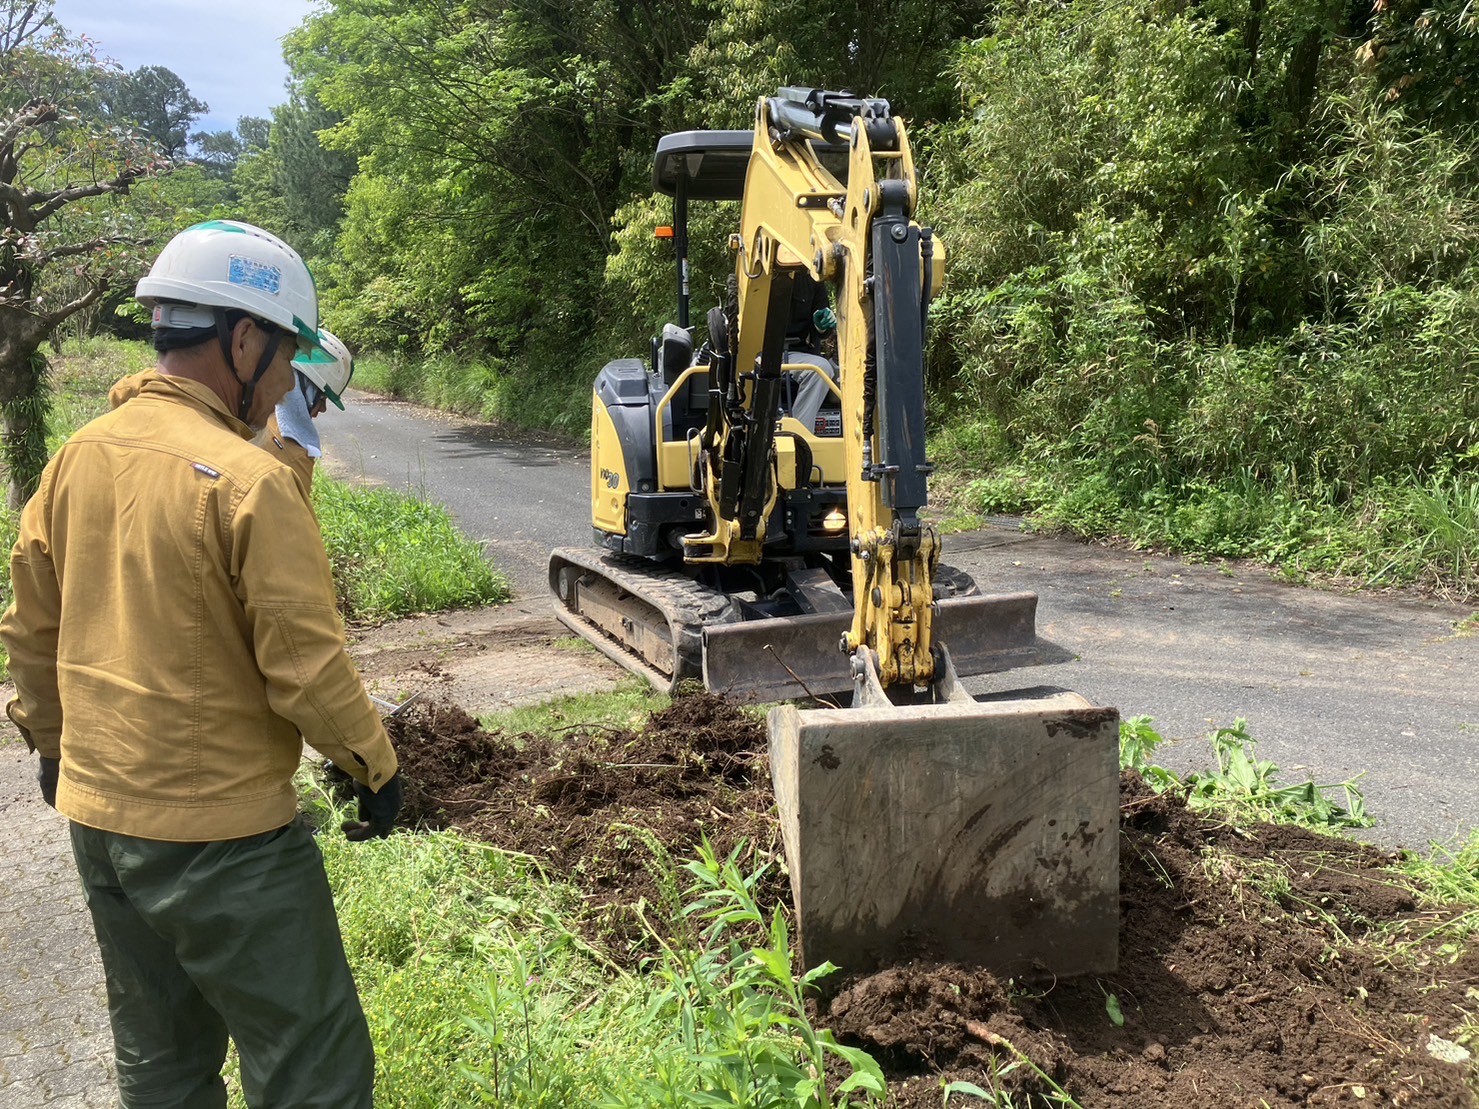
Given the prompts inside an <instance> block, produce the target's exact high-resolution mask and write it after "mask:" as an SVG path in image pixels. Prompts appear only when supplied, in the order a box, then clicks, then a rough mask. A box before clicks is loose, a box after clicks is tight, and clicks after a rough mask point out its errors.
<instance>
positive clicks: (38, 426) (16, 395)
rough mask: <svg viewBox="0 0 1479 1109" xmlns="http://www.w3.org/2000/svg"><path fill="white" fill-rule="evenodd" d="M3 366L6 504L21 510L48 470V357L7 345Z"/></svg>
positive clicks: (0, 418)
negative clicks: (42, 472)
mask: <svg viewBox="0 0 1479 1109" xmlns="http://www.w3.org/2000/svg"><path fill="white" fill-rule="evenodd" d="M6 347H7V348H8V349H7V351H6V353H7V354H8V355H9V357H8V358H6V359H5V360H4V361H3V362H0V459H3V461H4V464H5V471H6V476H7V479H8V480H7V484H6V490H5V503H6V505H7V506H8V507H9V508H11V509H12V510H16V509H19V508H20V507H21V506H22V505H24V504H25V503H26V501H27V500H29V499H30V496H31V494H32V493H34V492H35V491H36V486H37V484H38V483H39V482H40V481H41V471H42V470H43V469H45V468H46V458H47V455H46V416H47V413H48V412H49V411H50V409H51V392H50V390H49V389H48V388H47V383H46V373H47V368H48V367H47V363H46V356H45V355H43V354H42V353H41V351H40V350H39V349H38V348H37V345H35V344H30V345H29V350H27V349H24V348H22V347H21V346H20V345H19V344H6Z"/></svg>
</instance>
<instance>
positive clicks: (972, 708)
mask: <svg viewBox="0 0 1479 1109" xmlns="http://www.w3.org/2000/svg"><path fill="white" fill-rule="evenodd" d="M653 186H654V189H655V190H656V191H658V192H661V193H664V194H666V195H669V196H671V197H672V198H673V217H674V218H673V226H672V228H671V232H670V233H671V236H672V238H673V240H674V246H675V248H676V254H677V261H678V267H677V268H678V313H677V317H678V318H677V322H676V323H673V324H669V325H667V326H665V327H664V328H663V331H662V334H661V336H660V337H658V338H656V339H654V340H653V348H652V352H651V357H650V359H649V360H646V361H644V360H642V359H638V358H621V359H617V360H614V361H612V362H609V363H607V365H606V366H605V367H604V368H603V369H602V370H601V372H600V374H599V375H598V377H597V379H596V383H595V388H594V396H593V401H592V417H591V510H592V524H593V527H594V532H595V544H594V545H593V547H592V548H591V549H588V550H586V549H561V550H556V551H554V552H553V553H552V555H551V559H550V567H549V580H550V589H551V592H552V594H553V597H554V602H555V608H556V613H557V615H558V616H559V618H560V619H561V620H562V621H563V622H564V623H565V624H566V625H567V626H569V627H570V628H571V629H572V630H574V631H575V632H576V633H577V634H579V635H580V636H582V637H583V638H585V639H586V640H588V641H589V642H591V643H592V644H594V645H595V646H596V647H597V648H598V649H600V650H601V651H602V652H604V653H605V654H607V655H608V656H609V657H611V658H613V659H614V660H616V661H617V662H619V663H621V664H622V665H623V666H626V667H627V668H629V669H631V670H633V671H635V672H637V673H639V674H642V675H644V676H645V677H647V678H648V679H649V680H650V681H651V682H652V683H653V684H654V685H656V686H658V687H659V688H663V689H668V690H673V689H676V688H677V686H678V685H679V683H680V682H682V681H684V680H685V679H699V680H702V682H703V683H704V685H705V686H706V687H707V688H708V689H710V690H713V691H716V692H725V693H730V694H737V695H743V696H747V697H751V698H755V699H761V700H770V701H777V700H797V699H807V700H809V701H810V702H811V703H813V704H816V703H818V702H825V701H827V699H829V698H831V697H834V696H836V695H843V696H844V697H846V695H848V694H850V695H851V696H850V703H849V705H848V707H845V708H842V707H814V708H801V707H798V706H797V705H795V704H783V705H781V706H780V707H778V708H775V709H773V710H772V711H771V713H770V717H769V725H768V727H769V736H770V755H771V769H772V777H773V779H774V782H775V788H776V798H777V805H778V808H779V811H780V821H781V829H782V835H783V839H784V841H785V846H786V854H787V859H788V863H789V870H790V875H791V882H792V892H793V895H794V899H795V904H796V909H797V915H798V922H799V931H800V943H801V951H802V957H803V959H804V960H805V961H806V963H807V965H815V964H816V963H819V962H821V961H822V960H824V959H829V960H831V961H832V962H834V963H836V964H838V965H839V966H842V967H843V968H844V969H845V970H848V971H854V970H857V971H863V970H868V969H872V968H873V967H876V966H879V965H883V964H884V963H887V962H889V961H891V960H893V959H896V958H898V957H900V956H901V955H902V954H906V953H913V954H919V953H928V954H933V955H935V956H938V957H941V958H947V959H957V960H963V961H970V962H974V963H978V964H981V965H986V966H990V967H992V968H993V969H996V970H998V971H1001V972H1005V973H1022V972H1025V971H1027V970H1029V969H1040V970H1046V971H1048V972H1051V973H1054V974H1058V975H1066V974H1077V973H1106V972H1108V971H1109V970H1112V969H1113V967H1114V964H1115V959H1116V952H1117V936H1118V912H1119V906H1118V864H1117V860H1118V714H1117V712H1116V711H1115V710H1113V709H1106V708H1101V707H1097V706H1094V705H1091V704H1090V703H1089V702H1087V701H1086V700H1085V699H1084V698H1082V697H1080V696H1078V695H1077V694H1074V693H1070V692H1065V691H1062V690H1056V689H1043V688H1035V689H1029V690H1020V691H1016V692H1013V693H1010V694H996V695H992V696H991V697H989V698H984V699H977V698H975V697H973V696H972V695H971V694H969V693H968V692H967V691H966V690H965V688H964V686H963V685H962V684H961V681H960V675H973V674H984V673H990V672H997V671H1005V670H1011V669H1015V668H1018V667H1023V666H1029V665H1032V664H1035V663H1039V662H1043V661H1055V660H1056V659H1057V658H1059V657H1062V655H1061V652H1059V653H1057V654H1055V649H1054V648H1052V647H1051V645H1049V644H1045V643H1044V642H1042V641H1041V640H1039V639H1038V637H1037V633H1036V609H1037V596H1036V595H1035V594H1032V593H1012V594H994V595H984V594H982V593H980V592H979V590H978V589H977V587H976V584H975V583H974V582H973V581H972V580H971V579H970V578H969V577H968V576H967V575H965V574H963V573H961V572H959V571H957V570H955V569H953V568H951V567H949V566H947V565H945V564H943V563H941V561H940V552H941V541H940V536H939V534H938V533H937V531H936V529H935V528H934V527H933V526H932V525H931V524H930V523H929V521H928V520H927V519H925V518H924V516H923V515H922V510H923V509H924V507H925V505H926V503H927V484H928V478H929V475H930V471H931V467H930V464H929V462H928V461H927V459H926V455H925V410H924V402H925V388H924V347H925V334H926V326H927V322H928V314H929V306H930V301H931V300H932V298H934V297H935V296H937V295H938V294H939V293H940V292H941V290H942V289H943V286H944V276H945V248H944V244H943V243H941V242H940V240H939V239H938V238H936V237H935V236H934V235H933V233H932V232H931V231H930V229H928V228H925V227H921V226H920V224H919V223H918V222H917V221H916V219H915V211H916V205H917V202H918V191H917V185H916V177H915V170H914V163H913V158H912V156H911V153H910V148H909V142H908V138H907V136H906V131H905V127H904V123H903V121H902V120H901V119H899V118H898V117H897V116H895V115H894V114H893V113H892V111H891V109H890V106H889V104H888V102H887V101H886V100H881V99H870V98H864V97H859V96H856V95H854V94H852V93H850V92H845V91H841V92H834V91H826V90H822V89H813V88H782V89H781V90H779V92H778V94H777V95H776V96H774V97H764V98H761V100H760V101H759V103H758V105H757V108H756V114H755V124H754V127H753V129H752V130H749V131H685V132H680V133H676V134H670V135H667V136H665V137H663V138H662V139H661V140H660V141H659V143H658V147H657V154H656V159H655V164H654V170H653ZM723 200H729V201H739V203H740V230H739V233H738V234H735V235H732V236H731V237H730V248H731V250H732V252H733V254H734V256H735V262H734V272H733V275H732V277H731V278H730V279H729V281H728V287H727V293H726V296H725V297H724V300H723V303H721V304H719V305H718V306H716V307H714V308H713V309H711V310H710V311H709V312H708V314H707V318H706V321H705V323H706V326H705V327H704V329H703V330H704V332H705V335H704V336H703V340H702V342H701V343H700V344H699V345H698V347H697V349H695V342H694V331H695V330H696V329H694V328H693V327H692V326H691V325H690V319H689V311H690V287H689V283H690V271H689V262H688V250H689V242H688V206H689V203H690V202H692V201H700V202H702V201H723Z"/></svg>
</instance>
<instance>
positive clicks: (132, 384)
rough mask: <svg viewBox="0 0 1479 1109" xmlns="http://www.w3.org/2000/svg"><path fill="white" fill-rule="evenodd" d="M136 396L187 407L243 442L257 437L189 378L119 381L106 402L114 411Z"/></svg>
mask: <svg viewBox="0 0 1479 1109" xmlns="http://www.w3.org/2000/svg"><path fill="white" fill-rule="evenodd" d="M138 396H148V397H161V398H164V399H166V400H170V401H173V402H175V403H183V404H186V405H188V406H189V407H191V408H194V409H197V410H199V411H201V412H202V413H203V414H206V415H208V416H210V417H212V418H214V419H215V420H217V421H218V422H219V423H221V424H222V425H224V426H225V427H226V428H227V429H228V430H230V431H231V432H233V433H234V434H236V435H239V436H241V437H242V438H243V439H250V438H252V437H253V436H255V435H256V434H257V433H256V432H255V431H253V430H252V428H251V425H249V424H247V423H246V422H245V421H243V420H238V419H237V418H236V417H235V416H234V415H232V414H231V413H230V412H228V411H227V410H226V404H225V402H224V401H222V400H221V398H220V397H219V396H217V395H216V391H215V390H214V389H212V388H211V387H210V386H209V385H205V384H202V383H201V382H199V381H192V380H190V379H189V378H188V377H176V376H174V375H172V374H166V373H161V372H160V371H159V370H157V369H153V370H145V371H143V372H142V373H136V374H130V375H129V376H128V377H125V378H122V379H120V380H119V381H117V382H116V383H115V384H114V385H113V388H112V389H110V390H109V391H108V401H109V403H110V404H112V406H113V407H114V408H117V407H118V406H119V405H120V404H123V403H125V402H127V401H129V400H132V399H133V398H134V397H138Z"/></svg>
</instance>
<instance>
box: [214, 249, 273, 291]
mask: <svg viewBox="0 0 1479 1109" xmlns="http://www.w3.org/2000/svg"><path fill="white" fill-rule="evenodd" d="M226 280H227V281H229V282H231V284H233V285H245V286H246V287H247V288H248V289H256V290H258V291H259V292H263V293H270V294H272V295H273V296H276V295H277V293H278V290H279V289H280V288H282V270H280V269H278V268H277V267H276V266H264V265H263V264H262V263H261V262H256V261H253V260H252V259H250V258H243V257H241V256H240V255H237V254H233V255H231V269H230V271H229V272H228V273H227V275H226Z"/></svg>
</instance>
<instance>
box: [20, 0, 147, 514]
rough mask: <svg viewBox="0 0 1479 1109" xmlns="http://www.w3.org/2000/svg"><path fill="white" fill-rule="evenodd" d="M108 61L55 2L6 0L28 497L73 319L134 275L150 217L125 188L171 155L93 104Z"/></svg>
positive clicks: (23, 470) (23, 477)
mask: <svg viewBox="0 0 1479 1109" xmlns="http://www.w3.org/2000/svg"><path fill="white" fill-rule="evenodd" d="M104 73H105V71H104V70H103V68H102V67H101V66H100V65H99V64H98V63H97V61H96V59H95V58H93V57H92V55H91V54H90V52H89V50H88V49H87V48H86V46H85V45H84V44H82V43H79V42H78V41H77V40H74V39H72V38H70V37H69V36H68V35H67V34H66V33H65V32H64V31H63V30H62V29H61V28H60V27H59V26H58V25H57V23H56V21H55V19H54V18H53V16H52V14H51V5H50V4H49V3H19V2H17V0H0V427H3V439H0V450H3V455H4V459H5V462H6V465H7V469H8V474H9V486H8V494H7V498H8V502H9V504H10V505H11V506H13V507H14V506H18V505H19V504H21V503H22V502H23V501H24V500H25V499H26V497H28V496H29V495H30V493H31V492H32V491H33V490H34V488H35V483H36V481H37V479H38V478H39V477H40V473H41V469H42V467H43V466H44V465H45V462H46V404H47V389H46V360H45V357H44V356H43V355H42V354H41V350H40V348H41V344H42V343H43V342H44V341H45V340H46V339H47V337H48V336H49V335H51V333H52V332H53V331H54V330H55V328H56V327H57V326H58V325H59V324H61V323H62V321H64V320H66V319H68V318H69V317H71V316H73V315H74V314H76V313H77V312H80V311H82V310H83V309H85V308H87V307H88V306H89V305H91V304H93V303H94V302H95V301H97V300H98V298H100V297H101V296H102V295H103V293H104V291H105V290H106V289H107V288H108V286H109V284H110V283H111V282H113V281H116V280H118V279H120V278H121V277H125V276H132V275H133V274H134V273H135V272H137V268H138V266H139V255H138V250H139V247H140V246H141V245H142V244H143V243H144V242H146V241H147V238H148V233H147V229H146V228H144V227H143V226H142V224H141V223H140V221H138V220H137V219H136V218H135V217H134V216H133V214H132V213H130V212H129V211H128V210H127V209H125V208H122V207H120V206H119V205H118V204H117V203H116V199H117V198H119V197H121V196H123V195H125V194H127V193H128V191H129V190H130V189H131V188H132V187H133V186H134V185H135V184H136V183H137V182H139V181H141V180H143V179H145V178H148V177H151V176H153V175H156V174H159V173H162V172H164V171H165V170H166V169H168V167H169V163H168V162H166V161H164V160H163V159H162V158H160V157H159V155H158V153H157V152H156V151H155V150H154V149H153V148H152V146H151V145H150V144H149V143H147V142H145V141H141V140H140V139H139V138H137V137H136V136H135V135H134V133H133V132H132V131H130V130H125V129H120V128H117V127H113V126H110V125H108V124H107V123H105V122H104V121H102V120H101V119H98V118H96V117H92V118H89V117H87V116H85V115H83V114H81V111H82V110H86V109H87V107H88V106H89V105H90V104H91V103H92V99H91V98H92V95H93V93H94V91H95V88H96V81H97V80H98V79H99V78H100V77H101V76H102V75H103V74H104Z"/></svg>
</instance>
